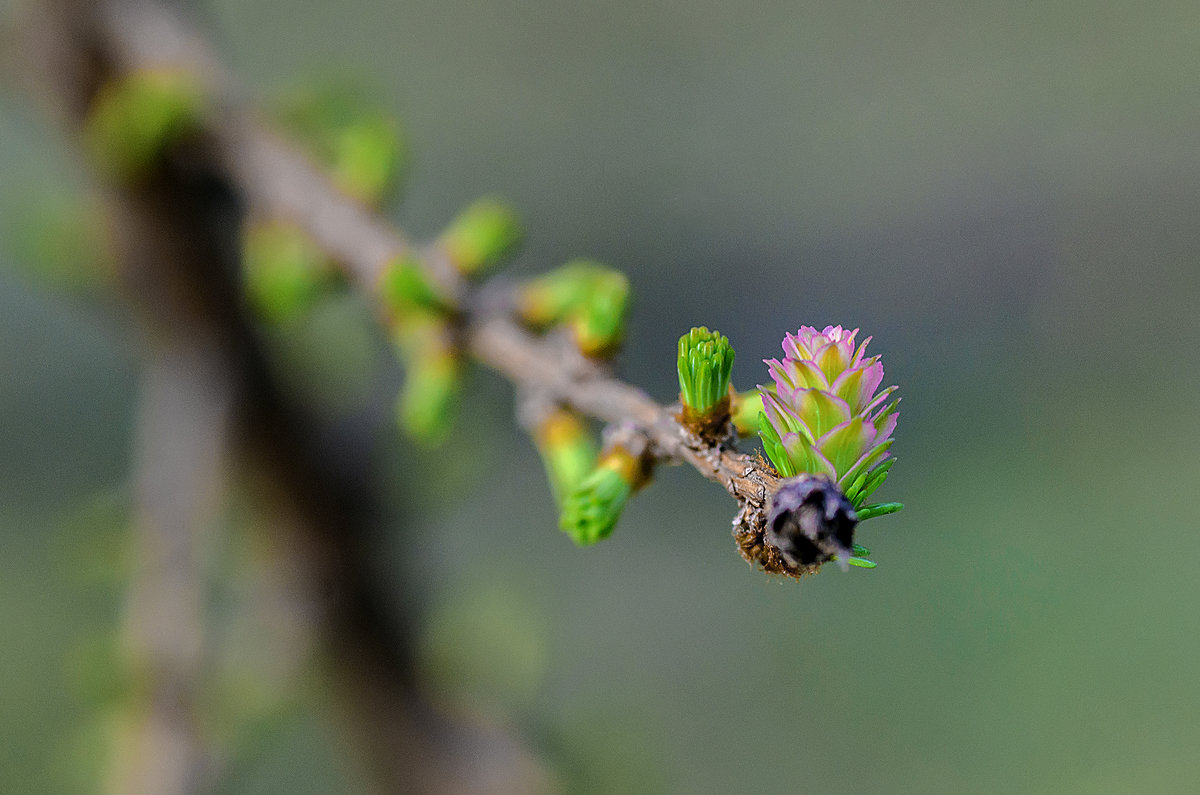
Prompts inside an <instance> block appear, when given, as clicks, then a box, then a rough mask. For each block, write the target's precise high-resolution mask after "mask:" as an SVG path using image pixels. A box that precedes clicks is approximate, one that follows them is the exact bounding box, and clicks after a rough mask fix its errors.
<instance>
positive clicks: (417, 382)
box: [396, 320, 463, 447]
mask: <svg viewBox="0 0 1200 795" xmlns="http://www.w3.org/2000/svg"><path fill="white" fill-rule="evenodd" d="M397 345H398V347H399V349H400V351H401V354H402V355H403V357H404V360H405V374H404V386H403V387H402V388H401V391H400V398H399V401H398V402H397V405H396V412H397V414H396V416H397V419H398V420H399V422H400V427H401V428H403V429H404V431H405V432H406V433H407V434H408V435H409V436H411V437H412V438H413V439H414V440H416V441H417V442H419V443H421V444H423V445H426V446H428V447H436V446H438V445H439V444H441V443H442V442H443V441H445V439H446V436H447V435H448V434H449V432H450V428H451V426H452V425H453V424H454V413H455V409H456V408H457V406H458V396H459V392H460V391H461V388H462V377H463V373H462V371H463V366H462V360H461V358H460V357H459V355H458V352H457V351H456V350H455V349H454V346H453V343H452V341H451V339H450V333H449V329H448V328H447V327H446V325H445V324H444V323H441V322H437V321H436V320H429V321H425V320H415V321H411V322H407V323H402V324H400V326H399V327H398V330H397Z"/></svg>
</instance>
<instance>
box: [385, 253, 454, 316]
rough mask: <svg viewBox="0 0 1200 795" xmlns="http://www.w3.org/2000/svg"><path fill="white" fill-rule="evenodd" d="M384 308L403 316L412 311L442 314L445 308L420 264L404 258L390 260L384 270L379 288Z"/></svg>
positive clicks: (447, 307) (447, 308) (442, 300)
mask: <svg viewBox="0 0 1200 795" xmlns="http://www.w3.org/2000/svg"><path fill="white" fill-rule="evenodd" d="M379 291H380V295H381V296H382V298H383V301H384V305H385V306H386V307H387V308H388V309H390V310H391V311H392V312H393V313H394V314H396V315H398V316H403V315H407V314H411V313H412V312H414V311H426V312H435V313H439V314H442V313H445V312H447V311H449V306H448V305H447V303H446V301H445V300H444V299H443V298H442V296H441V295H440V294H439V293H438V291H437V290H436V289H435V288H434V286H433V283H432V282H431V281H430V280H429V277H428V276H426V275H425V270H424V269H423V268H422V267H421V265H420V263H419V262H417V261H416V260H414V259H411V258H408V257H401V258H399V259H396V260H393V261H392V262H391V263H389V264H388V265H387V267H386V268H385V269H384V272H383V277H382V278H381V280H380V285H379Z"/></svg>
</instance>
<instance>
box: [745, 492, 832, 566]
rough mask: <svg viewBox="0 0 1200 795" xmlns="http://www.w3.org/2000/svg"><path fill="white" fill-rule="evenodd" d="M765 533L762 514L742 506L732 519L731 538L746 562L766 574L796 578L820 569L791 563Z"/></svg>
mask: <svg viewBox="0 0 1200 795" xmlns="http://www.w3.org/2000/svg"><path fill="white" fill-rule="evenodd" d="M765 535H766V528H765V527H764V526H763V522H762V515H761V514H760V513H758V512H756V511H754V510H747V509H746V507H745V506H743V508H742V510H741V511H739V512H738V515H737V516H736V517H734V520H733V540H734V542H735V543H736V544H737V548H738V552H739V553H741V556H742V557H743V558H745V559H746V562H747V563H749V564H750V565H752V566H755V567H756V568H758V569H760V570H761V571H763V572H765V573H767V574H782V575H783V576H785V577H791V578H793V579H797V580H798V579H800V578H801V577H803V576H804V575H805V574H815V573H816V572H817V571H819V570H820V568H821V567H820V566H819V565H812V566H794V565H792V564H791V563H789V562H788V561H787V559H786V558H784V556H783V553H782V552H780V551H779V548H778V547H776V546H774V545H773V544H771V543H770V542H768V541H767V540H766V537H765Z"/></svg>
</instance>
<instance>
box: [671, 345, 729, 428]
mask: <svg viewBox="0 0 1200 795" xmlns="http://www.w3.org/2000/svg"><path fill="white" fill-rule="evenodd" d="M733 355H734V354H733V346H731V345H730V344H729V340H728V339H727V338H726V337H725V335H723V334H721V333H719V332H716V331H709V330H708V329H707V328H705V327H704V326H700V327H698V328H693V329H692V330H691V331H689V332H688V333H687V334H684V335H683V336H682V337H680V338H679V359H678V368H677V369H678V372H679V399H680V400H681V401H682V403H683V411H684V416H685V418H687V419H688V420H689V424H694V421H698V420H702V419H705V418H708V417H710V416H712V415H716V414H721V415H722V416H721V419H722V420H724V416H727V415H728V411H729V374H730V373H731V372H732V371H733Z"/></svg>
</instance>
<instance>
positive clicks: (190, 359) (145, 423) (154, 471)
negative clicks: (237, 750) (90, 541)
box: [107, 343, 233, 795]
mask: <svg viewBox="0 0 1200 795" xmlns="http://www.w3.org/2000/svg"><path fill="white" fill-rule="evenodd" d="M212 353H213V351H212V347H211V346H209V345H205V344H203V343H197V344H195V345H192V346H190V347H187V346H184V345H170V346H157V348H156V350H154V351H153V352H152V353H151V355H150V362H149V363H148V365H147V372H146V375H145V381H144V384H143V388H142V400H141V407H140V410H139V422H138V439H137V451H136V460H137V471H136V473H135V478H134V479H135V487H134V488H135V506H136V507H135V515H134V533H135V535H136V544H135V549H136V551H137V553H138V555H139V556H140V559H139V560H138V561H137V566H136V567H135V569H134V572H133V579H132V582H131V583H130V585H129V591H128V594H127V599H126V607H125V626H124V630H123V633H122V635H123V637H122V650H123V652H124V654H125V655H126V656H127V657H128V662H129V664H130V666H131V668H132V673H133V674H134V681H135V682H136V683H137V686H138V690H137V692H134V693H132V694H130V696H131V701H130V703H129V704H128V705H127V706H126V710H127V713H126V714H123V715H121V716H120V718H121V719H120V720H119V721H118V723H117V731H118V736H117V737H116V738H115V740H116V742H115V744H116V753H115V754H114V757H113V759H112V760H111V767H110V769H109V771H108V776H107V778H108V781H107V784H108V787H109V791H111V792H156V793H163V794H164V795H171V794H172V793H187V792H194V791H197V790H198V789H204V788H206V783H208V782H210V778H211V775H212V772H213V767H214V762H215V759H214V758H213V757H214V754H213V751H212V748H211V747H210V746H209V745H208V744H207V743H206V742H205V738H204V737H203V734H204V732H203V724H204V717H203V715H202V714H201V712H202V711H201V710H200V709H199V708H198V705H199V703H200V702H201V699H202V691H203V690H204V688H205V687H206V686H209V685H210V684H211V676H210V672H209V670H208V656H209V655H208V653H207V643H206V639H207V636H208V632H207V631H206V626H205V613H206V608H207V604H206V603H207V597H208V585H209V582H208V579H209V576H210V571H209V561H210V560H211V547H212V544H211V540H212V539H211V536H212V533H213V531H214V530H215V526H216V523H217V518H218V514H219V493H220V491H221V487H222V478H223V473H224V471H225V464H226V461H225V460H224V459H225V457H226V455H227V453H228V450H227V448H228V443H229V438H228V426H229V422H230V419H231V413H232V409H233V393H232V389H231V384H230V383H229V382H228V380H227V379H226V378H225V376H224V373H223V371H222V370H221V369H220V364H221V363H220V362H219V361H215V360H214V358H213V356H212Z"/></svg>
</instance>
